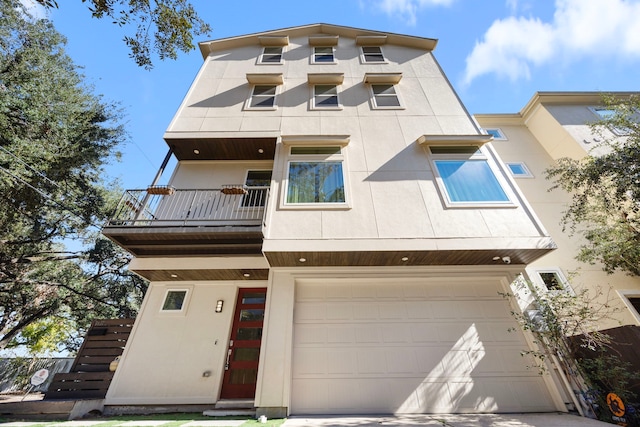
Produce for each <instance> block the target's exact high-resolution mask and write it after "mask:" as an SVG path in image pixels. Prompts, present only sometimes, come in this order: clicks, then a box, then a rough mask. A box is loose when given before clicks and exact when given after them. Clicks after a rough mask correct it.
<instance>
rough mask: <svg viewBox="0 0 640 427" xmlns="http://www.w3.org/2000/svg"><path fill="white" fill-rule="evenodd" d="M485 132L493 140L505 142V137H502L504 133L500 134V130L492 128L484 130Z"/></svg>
mask: <svg viewBox="0 0 640 427" xmlns="http://www.w3.org/2000/svg"><path fill="white" fill-rule="evenodd" d="M485 130H486V131H487V133H488V134H489V135H491V136H493V139H494V140H499V141H500V140H504V141H506V140H507V137H506V136H504V133H502V130H501V129H499V128H493V129H485Z"/></svg>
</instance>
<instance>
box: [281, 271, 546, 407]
mask: <svg viewBox="0 0 640 427" xmlns="http://www.w3.org/2000/svg"><path fill="white" fill-rule="evenodd" d="M498 291H502V288H501V287H500V285H499V281H498V280H497V279H482V278H481V279H478V278H475V279H473V280H471V281H468V280H464V279H456V280H452V279H447V280H444V279H440V280H438V281H428V280H426V279H421V280H409V279H399V280H397V281H394V282H393V283H392V282H391V281H389V280H385V281H383V280H378V281H371V280H366V281H365V280H343V281H336V282H327V281H323V282H321V283H320V282H313V281H308V282H307V281H305V282H301V283H298V284H297V285H296V305H295V311H294V348H293V376H292V393H291V412H292V413H293V414H361V413H463V412H534V411H535V412H539V411H554V410H555V409H556V408H555V406H554V405H553V402H552V399H551V397H550V394H549V391H548V390H547V387H546V385H545V383H544V382H543V380H542V378H541V377H540V376H539V375H538V372H537V370H535V369H528V368H527V365H528V364H530V363H531V362H530V360H528V359H526V358H524V357H522V356H521V351H522V350H524V349H526V348H527V345H526V343H525V340H524V337H523V335H522V333H521V332H520V331H519V329H516V331H515V332H510V331H509V330H510V328H517V325H516V323H515V321H514V319H513V317H512V316H511V314H510V307H509V304H508V302H507V301H506V300H504V299H503V298H502V297H501V296H499V295H498Z"/></svg>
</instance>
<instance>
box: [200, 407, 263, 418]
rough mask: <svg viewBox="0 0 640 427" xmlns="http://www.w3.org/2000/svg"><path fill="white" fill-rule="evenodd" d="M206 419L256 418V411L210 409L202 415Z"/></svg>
mask: <svg viewBox="0 0 640 427" xmlns="http://www.w3.org/2000/svg"><path fill="white" fill-rule="evenodd" d="M202 415H204V416H205V417H232V416H233V417H245V416H246V417H251V418H255V417H256V410H255V409H210V410H208V411H204V412H203V413H202Z"/></svg>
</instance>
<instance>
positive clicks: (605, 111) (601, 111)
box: [589, 107, 631, 136]
mask: <svg viewBox="0 0 640 427" xmlns="http://www.w3.org/2000/svg"><path fill="white" fill-rule="evenodd" d="M589 109H590V110H591V111H592V112H593V113H594V114H595V115H596V116H598V118H599V119H600V120H604V121H607V120H612V119H613V118H614V117H615V115H616V110H614V109H612V108H605V107H589ZM608 127H609V129H610V130H611V132H613V133H614V134H616V135H618V136H624V135H629V133H631V131H630V130H629V129H627V128H624V127H617V126H608Z"/></svg>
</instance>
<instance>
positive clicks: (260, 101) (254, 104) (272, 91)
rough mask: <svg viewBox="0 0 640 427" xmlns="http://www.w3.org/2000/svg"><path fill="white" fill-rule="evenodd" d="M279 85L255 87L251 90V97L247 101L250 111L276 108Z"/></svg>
mask: <svg viewBox="0 0 640 427" xmlns="http://www.w3.org/2000/svg"><path fill="white" fill-rule="evenodd" d="M277 92H278V85H255V86H253V89H252V90H251V96H250V97H249V99H248V101H247V108H249V109H268V110H273V109H275V108H276V94H277Z"/></svg>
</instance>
